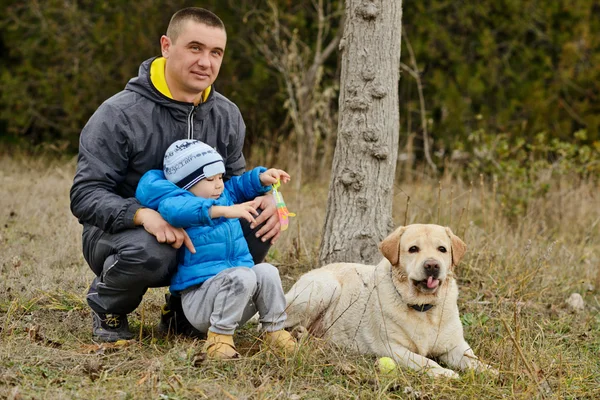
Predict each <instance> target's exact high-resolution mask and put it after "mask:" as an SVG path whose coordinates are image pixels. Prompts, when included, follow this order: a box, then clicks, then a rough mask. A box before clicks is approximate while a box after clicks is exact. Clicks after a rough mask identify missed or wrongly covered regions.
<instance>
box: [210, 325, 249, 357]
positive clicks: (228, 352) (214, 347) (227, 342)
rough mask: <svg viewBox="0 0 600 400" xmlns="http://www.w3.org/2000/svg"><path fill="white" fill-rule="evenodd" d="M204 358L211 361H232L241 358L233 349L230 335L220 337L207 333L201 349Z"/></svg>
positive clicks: (217, 334) (216, 334) (233, 345)
mask: <svg viewBox="0 0 600 400" xmlns="http://www.w3.org/2000/svg"><path fill="white" fill-rule="evenodd" d="M202 351H204V352H205V353H206V357H208V358H210V359H213V360H232V359H238V358H241V356H240V353H238V352H237V350H236V349H235V344H234V343H233V336H232V335H221V334H219V333H214V332H211V331H208V336H207V338H206V343H204V346H203V347H202Z"/></svg>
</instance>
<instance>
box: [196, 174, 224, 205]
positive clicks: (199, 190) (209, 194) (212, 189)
mask: <svg viewBox="0 0 600 400" xmlns="http://www.w3.org/2000/svg"><path fill="white" fill-rule="evenodd" d="M224 188H225V185H224V183H223V174H217V175H213V176H211V177H208V178H204V179H202V180H201V181H200V182H198V183H196V184H195V185H194V186H192V187H191V188H190V192H192V193H193V194H194V195H195V196H197V197H203V198H205V199H215V200H216V199H218V198H219V197H221V193H223V189H224Z"/></svg>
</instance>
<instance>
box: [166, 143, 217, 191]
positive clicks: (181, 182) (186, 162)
mask: <svg viewBox="0 0 600 400" xmlns="http://www.w3.org/2000/svg"><path fill="white" fill-rule="evenodd" d="M163 172H164V174H165V177H166V178H167V179H168V180H169V181H170V182H173V183H174V184H176V185H177V186H179V187H180V188H182V189H185V190H187V189H189V188H191V187H192V186H194V185H195V184H196V183H198V182H200V181H201V180H202V179H204V178H210V177H211V176H215V175H217V174H223V173H225V164H224V163H223V157H221V155H220V154H219V153H217V151H216V150H215V149H213V148H212V147H210V146H209V145H207V144H206V143H203V142H201V141H199V140H191V139H185V140H178V141H176V142H175V143H173V144H171V146H169V148H168V149H167V151H166V152H165V158H164V162H163Z"/></svg>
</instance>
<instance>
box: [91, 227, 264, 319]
mask: <svg viewBox="0 0 600 400" xmlns="http://www.w3.org/2000/svg"><path fill="white" fill-rule="evenodd" d="M240 224H241V225H242V230H243V232H244V236H245V238H246V241H247V242H248V248H249V249H250V253H251V254H252V256H253V258H254V262H255V263H257V264H258V263H260V262H262V260H263V259H264V257H265V256H266V255H267V252H268V250H269V247H270V244H269V243H268V242H267V243H262V242H261V241H260V240H259V239H257V238H256V237H255V236H254V234H255V233H256V231H257V230H258V229H260V226H258V227H256V228H255V229H254V230H250V228H249V224H248V222H246V221H245V220H240ZM82 242H83V243H82V244H83V256H84V258H85V260H86V261H87V263H88V264H89V266H90V268H91V269H92V271H94V273H95V274H96V278H94V280H93V282H92V284H91V285H90V289H89V291H88V295H87V302H88V304H89V306H90V307H91V308H92V309H93V310H94V311H96V312H99V313H113V314H129V313H131V312H132V311H133V310H135V309H136V308H137V307H138V306H139V305H140V303H141V302H142V298H143V296H144V294H145V293H146V291H147V290H148V288H150V287H163V286H169V285H170V283H171V276H172V275H173V273H175V271H176V269H177V254H178V250H177V249H174V248H173V247H171V245H169V244H164V243H158V242H157V241H156V238H155V237H154V236H152V235H151V234H149V233H148V232H146V231H145V230H144V228H142V227H138V228H134V229H127V230H124V231H122V232H118V233H107V232H104V231H102V230H101V229H99V228H96V227H95V226H91V225H87V224H86V225H84V226H83V236H82Z"/></svg>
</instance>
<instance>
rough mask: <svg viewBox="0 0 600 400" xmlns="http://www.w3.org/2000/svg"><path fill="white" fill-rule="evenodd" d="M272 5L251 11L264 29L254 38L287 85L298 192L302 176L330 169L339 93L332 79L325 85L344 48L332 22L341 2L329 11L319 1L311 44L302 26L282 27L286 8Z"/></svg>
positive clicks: (312, 176) (339, 10)
mask: <svg viewBox="0 0 600 400" xmlns="http://www.w3.org/2000/svg"><path fill="white" fill-rule="evenodd" d="M267 4H268V6H269V10H268V11H266V12H260V11H259V10H254V11H253V12H251V13H249V14H250V15H253V16H254V17H255V18H256V19H257V20H258V22H259V25H262V28H261V29H260V31H259V32H258V33H253V34H252V40H253V42H254V43H255V44H256V47H257V48H258V50H259V51H260V53H261V54H262V56H263V57H264V59H265V60H266V61H267V63H268V65H269V66H270V67H272V68H273V69H275V71H277V73H278V74H280V77H281V79H282V81H283V82H282V84H283V86H284V88H285V93H286V96H287V99H286V101H285V102H284V104H283V105H284V107H285V109H286V110H287V112H288V117H289V119H290V120H291V125H292V133H293V134H292V135H291V139H292V141H293V142H295V144H296V146H295V148H294V149H295V150H296V151H295V152H293V157H294V158H295V159H296V160H297V162H296V166H295V168H293V169H292V170H291V171H293V175H294V183H295V185H296V186H297V187H298V188H299V187H300V185H301V184H302V181H303V174H304V173H306V175H307V176H308V178H314V177H315V176H316V175H317V174H318V171H323V170H326V169H328V168H329V165H330V162H331V156H332V154H333V143H334V140H335V136H334V134H335V128H334V126H333V122H334V119H333V117H334V113H332V112H331V111H332V105H331V102H332V100H333V99H334V98H335V97H337V90H336V85H335V83H334V82H332V81H331V80H329V82H327V83H324V82H323V78H324V72H323V70H324V64H325V63H326V61H327V59H328V58H329V57H330V56H331V55H332V54H335V51H336V50H337V48H338V45H339V41H340V38H341V34H342V30H341V29H337V30H336V29H335V24H334V23H333V22H334V21H336V20H338V19H339V16H340V15H341V8H342V4H341V3H338V4H332V3H330V2H328V7H325V4H324V1H323V0H317V1H315V2H314V13H315V14H316V18H315V19H316V21H315V25H316V38H315V39H314V42H313V43H306V42H305V41H306V39H303V38H301V37H300V34H299V31H298V29H297V28H291V29H290V28H289V27H288V26H286V25H285V24H282V22H281V20H280V19H281V18H280V14H281V11H282V10H280V9H279V6H278V4H277V2H276V1H274V0H269V1H267ZM334 7H336V8H334ZM244 19H245V20H247V19H248V16H247V17H246V18H244Z"/></svg>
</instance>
